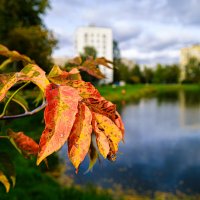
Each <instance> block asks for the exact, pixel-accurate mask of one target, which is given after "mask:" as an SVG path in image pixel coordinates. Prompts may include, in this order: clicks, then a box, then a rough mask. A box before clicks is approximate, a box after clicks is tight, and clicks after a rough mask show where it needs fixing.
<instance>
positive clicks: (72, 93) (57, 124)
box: [37, 84, 81, 165]
mask: <svg viewBox="0 0 200 200" xmlns="http://www.w3.org/2000/svg"><path fill="white" fill-rule="evenodd" d="M46 100H47V106H46V108H45V111H44V119H45V130H44V131H43V133H42V136H41V138H40V144H39V146H40V150H39V154H38V159H37V165H39V164H40V162H41V161H42V160H44V159H45V158H46V157H47V156H49V155H50V154H52V153H53V152H55V151H57V150H59V149H60V148H61V147H62V145H63V144H64V143H65V142H66V140H67V139H68V136H69V134H70V132H71V129H72V127H73V124H74V121H75V116H76V113H77V111H78V109H77V107H78V101H79V100H81V97H80V96H79V95H78V92H77V91H76V90H75V89H74V88H72V87H69V86H63V85H61V86H58V85H55V84H49V86H48V87H47V89H46Z"/></svg>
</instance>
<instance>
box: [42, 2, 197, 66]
mask: <svg viewBox="0 0 200 200" xmlns="http://www.w3.org/2000/svg"><path fill="white" fill-rule="evenodd" d="M50 2H51V10H48V11H47V13H46V16H45V17H44V22H45V24H46V26H47V27H48V28H49V29H51V30H52V31H53V32H54V34H55V36H56V37H57V38H58V40H59V44H58V48H57V49H56V50H55V51H54V56H56V57H58V56H59V57H60V56H70V57H73V56H75V54H74V33H75V31H76V29H77V28H78V27H80V26H88V25H90V24H93V25H96V26H102V27H110V28H112V30H113V36H114V39H115V40H116V41H118V43H119V47H120V50H121V55H122V57H126V58H129V59H133V60H135V61H136V62H138V63H141V64H151V65H154V64H156V63H175V62H178V61H179V49H180V48H182V47H185V46H189V45H192V44H197V43H200V0H50Z"/></svg>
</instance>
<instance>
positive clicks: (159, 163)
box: [61, 91, 200, 193]
mask: <svg viewBox="0 0 200 200" xmlns="http://www.w3.org/2000/svg"><path fill="white" fill-rule="evenodd" d="M199 96H200V95H198V94H197V93H185V92H183V91H180V92H178V93H177V92H175V93H165V94H158V95H157V96H154V97H151V98H143V99H140V100H139V101H138V102H132V103H129V104H127V105H124V106H123V107H121V109H120V110H121V111H120V112H121V115H122V118H123V121H124V124H125V129H126V135H125V144H123V143H122V144H120V148H119V154H118V157H117V160H116V161H115V162H113V163H112V162H109V161H107V160H104V159H103V158H102V159H101V162H100V163H97V164H96V165H95V166H94V169H93V171H92V172H89V173H86V174H84V172H85V171H86V170H87V168H88V159H86V160H85V161H84V162H83V164H82V165H81V167H80V170H79V173H78V174H77V175H76V174H75V173H74V169H73V168H72V167H70V166H71V164H70V163H69V161H67V166H68V167H67V171H66V174H69V175H70V176H72V177H73V179H74V181H75V183H77V184H88V183H92V184H95V185H97V186H102V187H105V188H109V187H113V186H114V185H116V184H117V185H120V186H121V187H122V188H123V189H132V190H134V191H137V192H139V193H146V192H149V191H151V192H154V191H165V192H175V191H177V190H179V191H182V192H184V193H199V192H200V97H199ZM61 155H62V156H63V157H66V149H62V152H61Z"/></svg>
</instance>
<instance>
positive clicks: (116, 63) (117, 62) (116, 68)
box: [113, 40, 125, 82]
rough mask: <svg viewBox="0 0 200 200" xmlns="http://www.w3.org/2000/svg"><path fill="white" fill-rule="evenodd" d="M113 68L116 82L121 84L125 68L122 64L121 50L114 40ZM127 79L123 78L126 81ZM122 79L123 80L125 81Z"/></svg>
mask: <svg viewBox="0 0 200 200" xmlns="http://www.w3.org/2000/svg"><path fill="white" fill-rule="evenodd" d="M113 67H114V72H113V73H114V82H119V81H120V80H121V77H120V73H121V71H122V69H120V68H124V67H125V66H124V65H123V64H122V63H121V56H120V49H119V46H118V42H117V41H116V40H113ZM124 78H125V77H123V79H124ZM123 79H122V80H123Z"/></svg>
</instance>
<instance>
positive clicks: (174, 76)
mask: <svg viewBox="0 0 200 200" xmlns="http://www.w3.org/2000/svg"><path fill="white" fill-rule="evenodd" d="M164 70H165V73H164V79H165V82H166V83H178V81H179V76H180V68H179V66H178V65H176V64H173V65H166V66H165V68H164Z"/></svg>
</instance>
